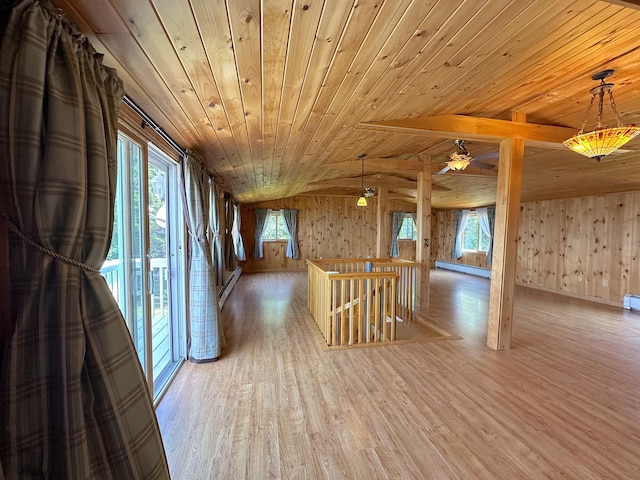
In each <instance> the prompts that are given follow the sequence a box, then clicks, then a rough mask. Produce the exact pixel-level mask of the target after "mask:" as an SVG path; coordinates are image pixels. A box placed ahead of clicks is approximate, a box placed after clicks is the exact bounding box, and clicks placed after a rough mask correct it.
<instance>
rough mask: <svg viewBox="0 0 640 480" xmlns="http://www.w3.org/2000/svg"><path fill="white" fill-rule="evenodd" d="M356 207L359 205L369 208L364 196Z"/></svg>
mask: <svg viewBox="0 0 640 480" xmlns="http://www.w3.org/2000/svg"><path fill="white" fill-rule="evenodd" d="M356 205H358V206H359V207H366V206H367V199H366V198H364V195H363V196H361V197H360V198H359V199H358V203H357V204H356Z"/></svg>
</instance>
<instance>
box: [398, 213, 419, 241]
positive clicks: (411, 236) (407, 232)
mask: <svg viewBox="0 0 640 480" xmlns="http://www.w3.org/2000/svg"><path fill="white" fill-rule="evenodd" d="M396 225H397V224H396ZM415 239H416V224H415V223H414V222H413V215H412V214H411V213H407V214H406V215H405V217H404V220H402V227H400V233H399V234H398V240H415Z"/></svg>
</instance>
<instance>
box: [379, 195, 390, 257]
mask: <svg viewBox="0 0 640 480" xmlns="http://www.w3.org/2000/svg"><path fill="white" fill-rule="evenodd" d="M388 193H389V190H388V188H387V187H380V188H378V236H377V242H376V257H377V258H388V257H389V252H390V251H391V222H390V221H388V218H387V217H388V216H389V196H388Z"/></svg>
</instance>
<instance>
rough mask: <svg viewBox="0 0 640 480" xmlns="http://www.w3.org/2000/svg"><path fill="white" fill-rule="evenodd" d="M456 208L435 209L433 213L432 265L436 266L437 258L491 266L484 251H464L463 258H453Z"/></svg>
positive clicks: (444, 260) (485, 266)
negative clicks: (454, 214) (454, 213)
mask: <svg viewBox="0 0 640 480" xmlns="http://www.w3.org/2000/svg"><path fill="white" fill-rule="evenodd" d="M453 212H454V210H434V211H433V212H432V214H431V218H432V219H433V221H432V222H431V242H432V243H431V266H432V267H435V263H436V260H441V261H443V262H451V263H460V264H462V265H472V266H474V267H483V268H490V267H489V266H488V265H487V256H486V255H485V254H484V253H472V252H464V254H463V255H462V258H459V259H457V260H456V259H452V258H451V251H452V250H453V248H452V247H453V237H454V236H455V230H454V220H453Z"/></svg>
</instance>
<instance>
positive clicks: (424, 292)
mask: <svg viewBox="0 0 640 480" xmlns="http://www.w3.org/2000/svg"><path fill="white" fill-rule="evenodd" d="M420 159H421V160H422V166H423V169H422V172H419V173H418V195H417V206H418V208H417V212H416V213H417V215H416V262H417V263H419V264H420V268H419V269H418V272H417V274H416V311H423V312H426V311H427V310H428V309H429V273H430V270H431V156H430V155H424V154H423V155H421V156H420Z"/></svg>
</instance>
